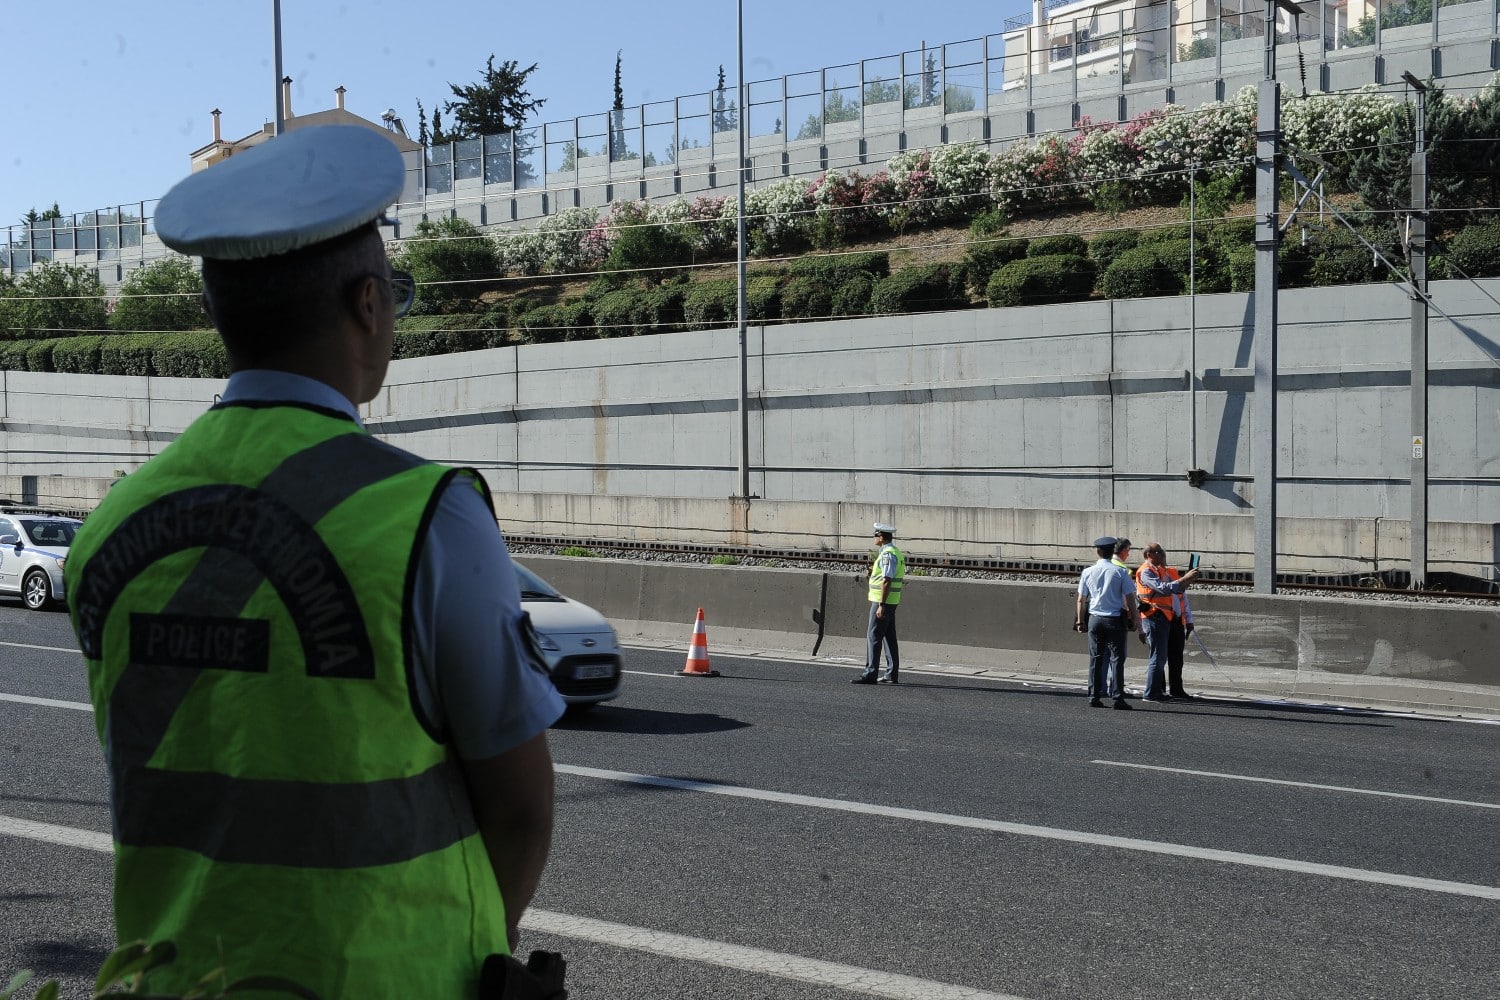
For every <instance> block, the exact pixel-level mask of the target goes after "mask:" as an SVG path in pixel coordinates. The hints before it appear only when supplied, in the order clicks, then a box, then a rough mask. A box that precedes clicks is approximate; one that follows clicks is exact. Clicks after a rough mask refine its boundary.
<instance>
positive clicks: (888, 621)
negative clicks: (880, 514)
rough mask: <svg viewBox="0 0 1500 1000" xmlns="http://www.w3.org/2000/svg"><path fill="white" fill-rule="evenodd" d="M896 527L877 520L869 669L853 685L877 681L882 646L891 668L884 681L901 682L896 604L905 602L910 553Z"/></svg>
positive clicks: (867, 656) (867, 642) (868, 631)
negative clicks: (904, 549) (897, 541)
mask: <svg viewBox="0 0 1500 1000" xmlns="http://www.w3.org/2000/svg"><path fill="white" fill-rule="evenodd" d="M895 536H896V529H895V527H894V526H892V525H889V524H881V523H880V522H879V521H877V522H875V541H876V543H877V544H878V545H879V546H880V547H879V549H877V550H876V552H875V561H874V562H873V563H871V564H870V622H869V625H868V627H867V628H866V629H865V669H864V672H863V673H861V674H860V675H859V676H858V677H856V678H854V680H853V681H851V683H853V684H874V683H875V681H876V675H877V674H879V672H880V647H881V645H882V644H883V645H884V646H885V652H886V656H887V657H888V658H889V659H890V670H889V672H888V673H886V674H885V676H883V677H880V678H879V680H880V683H882V684H899V683H901V680H900V672H901V649H900V646H899V645H897V643H896V606H897V605H898V604H900V603H901V587H902V584H903V583H904V581H905V580H906V555H905V554H904V553H902V551H901V550H900V549H898V548H896V546H895V544H894V543H893V542H892V539H893V538H895Z"/></svg>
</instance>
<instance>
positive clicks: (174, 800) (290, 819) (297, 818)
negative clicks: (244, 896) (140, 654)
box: [116, 761, 478, 868]
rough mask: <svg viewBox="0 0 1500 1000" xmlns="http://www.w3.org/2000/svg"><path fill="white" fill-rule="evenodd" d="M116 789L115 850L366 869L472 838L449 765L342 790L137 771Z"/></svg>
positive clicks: (473, 827)
mask: <svg viewBox="0 0 1500 1000" xmlns="http://www.w3.org/2000/svg"><path fill="white" fill-rule="evenodd" d="M119 780H120V783H119V784H118V785H117V786H116V787H117V792H116V801H117V802H119V803H121V804H122V813H123V815H121V816H120V817H119V821H118V825H119V828H120V830H122V831H126V832H127V833H128V836H121V835H120V834H119V833H118V832H117V834H116V836H117V837H118V838H119V840H120V842H121V843H123V844H129V845H130V846H131V847H180V848H184V849H186V850H189V851H196V852H197V853H199V854H201V855H203V856H204V857H206V858H210V859H212V860H214V861H222V862H229V863H237V864H252V865H254V864H260V865H286V866H291V867H297V868H369V867H373V866H375V865H389V864H395V863H397V862H401V861H408V860H410V859H412V858H415V857H420V856H421V855H424V854H428V853H430V852H432V851H439V850H442V849H443V848H445V847H450V846H452V845H453V844H455V843H457V842H458V841H459V840H461V839H462V838H464V837H468V836H471V835H472V834H474V833H475V832H477V830H478V824H477V823H476V822H475V820H474V815H473V812H472V810H471V809H470V808H469V805H468V797H467V794H466V793H465V791H464V787H463V776H462V775H461V774H460V773H459V770H458V768H457V767H456V766H455V765H453V764H452V763H451V762H449V761H444V762H443V763H441V764H438V765H436V766H435V767H433V768H431V769H429V770H427V771H425V772H423V773H422V774H418V775H413V776H412V777H409V778H392V779H388V780H384V781H367V782H359V783H351V784H341V785H334V784H320V783H317V782H311V781H270V780H252V779H247V778H231V777H229V776H227V775H223V774H211V773H197V772H184V771H159V770H155V769H152V768H145V767H133V768H129V769H127V770H126V771H125V772H124V773H123V774H122V775H121V776H120V779H119ZM231 816H232V817H233V821H232V822H230V821H229V820H228V819H227V817H231ZM395 817H401V818H402V819H401V822H395V821H394V818H395Z"/></svg>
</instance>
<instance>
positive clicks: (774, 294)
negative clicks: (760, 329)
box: [682, 273, 781, 330]
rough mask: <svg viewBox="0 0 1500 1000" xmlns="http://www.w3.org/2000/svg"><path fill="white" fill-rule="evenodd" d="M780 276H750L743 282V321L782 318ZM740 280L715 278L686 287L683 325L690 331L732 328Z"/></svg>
mask: <svg viewBox="0 0 1500 1000" xmlns="http://www.w3.org/2000/svg"><path fill="white" fill-rule="evenodd" d="M780 285H781V277H780V275H779V274H775V273H765V274H755V275H750V276H749V278H748V279H747V280H746V282H745V318H746V320H747V321H749V322H762V321H764V320H768V319H776V318H778V317H779V316H780V315H781V298H780ZM739 296H740V290H739V281H738V279H735V278H715V279H714V280H712V281H700V282H697V283H696V284H693V285H689V286H688V291H687V294H686V295H685V296H684V297H683V300H682V315H683V322H684V323H686V324H687V326H688V328H689V329H695V330H696V329H704V328H707V327H711V326H731V325H733V324H734V323H735V322H736V321H738V319H739V309H740V306H739Z"/></svg>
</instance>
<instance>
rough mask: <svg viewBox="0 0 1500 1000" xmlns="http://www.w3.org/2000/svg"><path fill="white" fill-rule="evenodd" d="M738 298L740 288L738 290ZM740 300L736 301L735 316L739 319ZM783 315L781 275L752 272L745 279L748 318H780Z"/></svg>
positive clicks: (746, 315) (746, 313) (746, 314)
mask: <svg viewBox="0 0 1500 1000" xmlns="http://www.w3.org/2000/svg"><path fill="white" fill-rule="evenodd" d="M736 299H738V290H736ZM738 313H739V302H738V301H736V302H735V318H736V319H738V318H739V317H738ZM780 317H781V275H779V274H752V275H749V276H748V277H747V278H746V280H745V318H746V320H765V319H779V318H780Z"/></svg>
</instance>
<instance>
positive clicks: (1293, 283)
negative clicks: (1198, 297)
mask: <svg viewBox="0 0 1500 1000" xmlns="http://www.w3.org/2000/svg"><path fill="white" fill-rule="evenodd" d="M1310 263H1311V261H1310V260H1309V258H1308V255H1307V251H1306V250H1304V249H1302V247H1301V246H1300V245H1299V244H1296V243H1291V242H1283V243H1282V244H1281V250H1280V252H1279V253H1278V254H1277V255H1276V284H1277V287H1279V288H1301V287H1303V286H1305V285H1306V284H1307V276H1308V270H1309V265H1310ZM1224 266H1225V269H1226V270H1227V271H1228V272H1229V290H1230V291H1232V292H1253V291H1255V246H1254V245H1253V244H1240V245H1237V246H1230V247H1228V248H1226V249H1225V251H1224Z"/></svg>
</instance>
